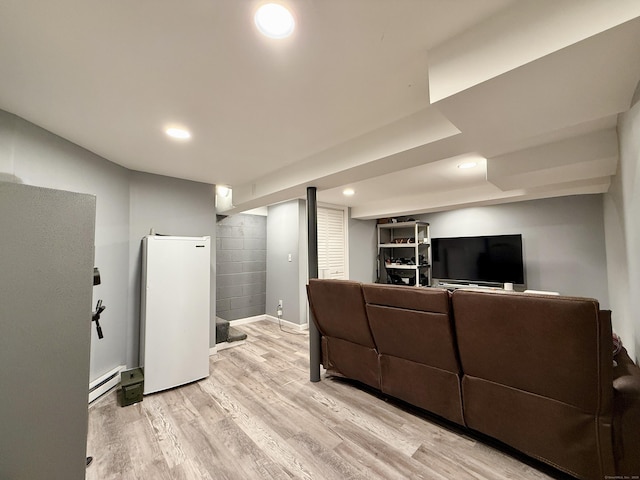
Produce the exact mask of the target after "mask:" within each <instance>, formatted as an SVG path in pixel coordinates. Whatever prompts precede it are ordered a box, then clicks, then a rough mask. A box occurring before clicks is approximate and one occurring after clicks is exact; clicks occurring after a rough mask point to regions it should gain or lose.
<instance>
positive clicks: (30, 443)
mask: <svg viewBox="0 0 640 480" xmlns="http://www.w3.org/2000/svg"><path fill="white" fill-rule="evenodd" d="M95 200H96V199H95V197H94V196H92V195H82V194H77V193H69V192H63V191H59V190H51V189H43V188H36V187H32V186H27V185H16V184H13V183H6V182H5V183H2V182H0V245H1V248H0V361H1V362H2V368H1V369H0V385H1V387H0V388H1V389H2V401H0V425H1V429H2V434H0V478H3V479H12V480H21V479H25V480H27V479H28V480H40V479H50V478H61V479H62V478H64V479H70V480H74V479H82V478H84V477H85V468H86V466H85V457H86V442H87V418H88V411H87V396H88V392H89V338H90V337H89V336H90V328H91V306H90V301H91V295H92V293H93V292H92V290H93V260H94V247H93V244H94V241H93V240H94V238H93V237H94V224H95V206H96V203H95Z"/></svg>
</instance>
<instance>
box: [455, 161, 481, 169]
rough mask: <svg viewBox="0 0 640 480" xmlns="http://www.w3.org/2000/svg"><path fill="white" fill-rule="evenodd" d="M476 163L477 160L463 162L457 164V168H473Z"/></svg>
mask: <svg viewBox="0 0 640 480" xmlns="http://www.w3.org/2000/svg"><path fill="white" fill-rule="evenodd" d="M477 165H478V162H464V163H461V164H460V165H458V168H459V169H460V170H466V169H467V168H473V167H476V166H477Z"/></svg>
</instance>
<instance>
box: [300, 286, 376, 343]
mask: <svg viewBox="0 0 640 480" xmlns="http://www.w3.org/2000/svg"><path fill="white" fill-rule="evenodd" d="M308 296H309V304H310V306H311V310H312V312H313V316H314V320H315V323H316V325H317V327H318V330H319V331H320V333H321V334H322V335H325V336H328V337H334V338H340V339H342V340H347V341H349V342H353V343H357V344H358V345H362V346H365V347H370V348H375V347H376V345H375V343H374V341H373V336H372V335H371V330H370V329H369V322H368V320H367V312H366V310H365V305H364V297H363V295H362V286H361V284H360V283H359V282H353V281H350V280H327V279H323V280H319V279H311V280H309V286H308Z"/></svg>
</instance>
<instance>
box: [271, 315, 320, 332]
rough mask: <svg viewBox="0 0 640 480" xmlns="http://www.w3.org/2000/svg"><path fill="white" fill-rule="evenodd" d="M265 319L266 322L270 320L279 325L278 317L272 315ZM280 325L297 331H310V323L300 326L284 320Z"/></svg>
mask: <svg viewBox="0 0 640 480" xmlns="http://www.w3.org/2000/svg"><path fill="white" fill-rule="evenodd" d="M264 317H265V318H264V319H265V320H268V321H270V322H273V323H278V317H274V316H271V315H265V316H264ZM280 323H282V325H283V326H285V327H287V328H293V329H295V330H300V331H303V330H308V329H309V324H308V323H303V324H299V323H293V322H289V321H287V320H284V319H282V320H280Z"/></svg>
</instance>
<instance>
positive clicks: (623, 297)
mask: <svg viewBox="0 0 640 480" xmlns="http://www.w3.org/2000/svg"><path fill="white" fill-rule="evenodd" d="M639 100H640V84H639V85H638V88H636V93H635V95H634V102H635V104H634V106H633V107H632V108H631V109H630V110H629V111H628V112H626V113H624V114H622V115H620V117H619V118H618V136H619V143H620V163H619V166H618V173H617V175H616V176H615V177H614V179H613V182H612V185H611V188H610V189H609V192H608V193H607V194H605V196H604V200H605V201H604V205H605V207H604V217H605V225H606V232H607V236H606V239H607V260H608V262H607V264H608V275H607V278H608V284H609V286H610V287H609V294H610V296H611V309H612V322H613V328H614V331H615V332H616V333H618V334H619V335H620V337H621V338H622V341H623V343H624V345H625V347H626V348H627V350H628V352H629V355H630V356H631V358H634V359H636V361H637V360H638V359H639V357H640V316H639V315H638V312H640V295H638V292H640V215H638V212H640V102H639Z"/></svg>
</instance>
